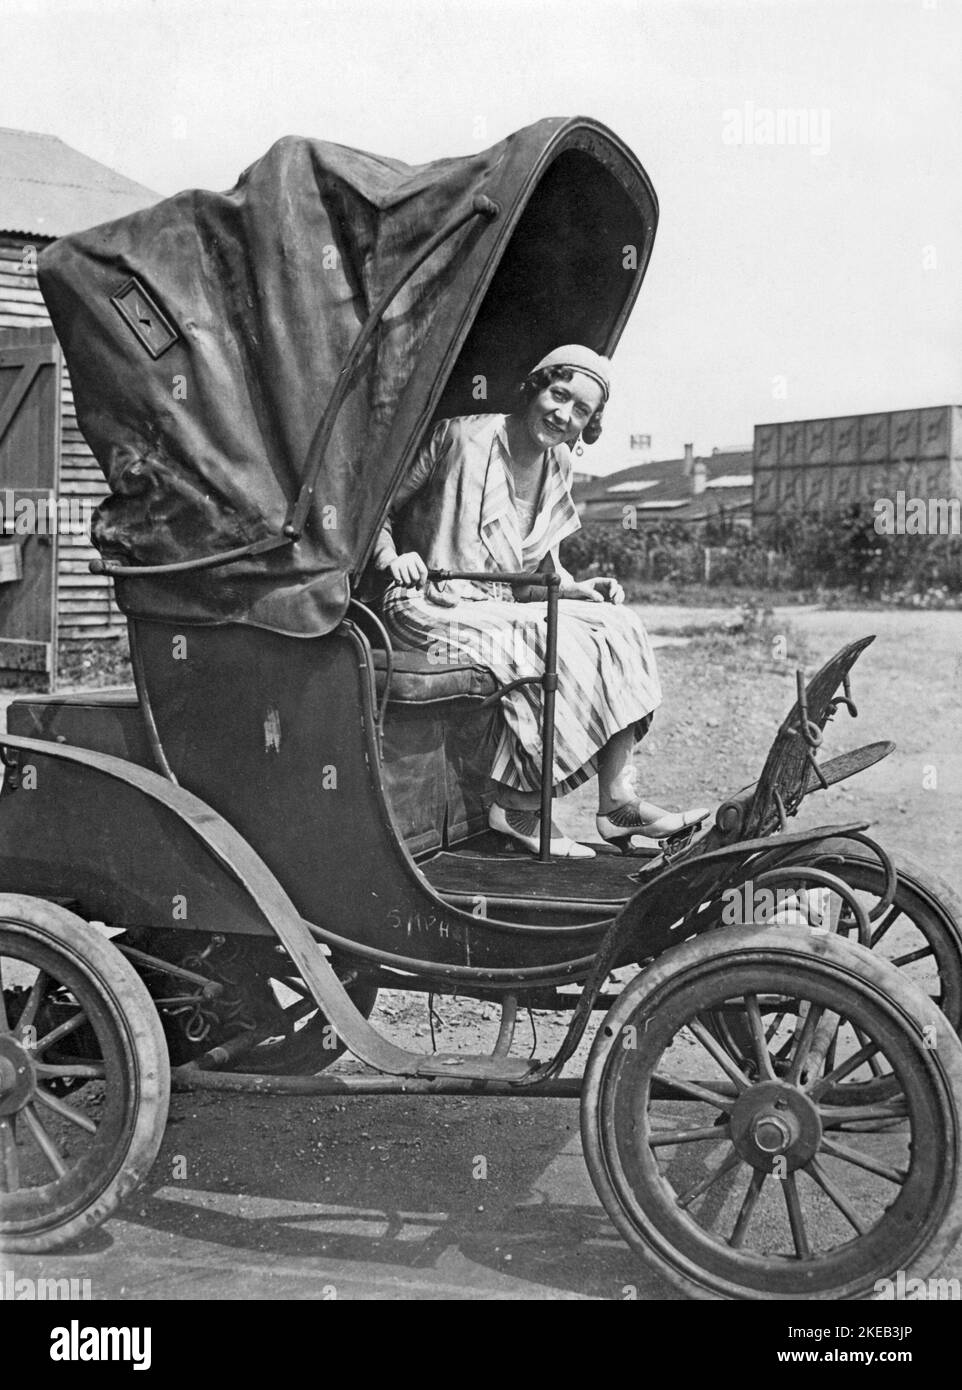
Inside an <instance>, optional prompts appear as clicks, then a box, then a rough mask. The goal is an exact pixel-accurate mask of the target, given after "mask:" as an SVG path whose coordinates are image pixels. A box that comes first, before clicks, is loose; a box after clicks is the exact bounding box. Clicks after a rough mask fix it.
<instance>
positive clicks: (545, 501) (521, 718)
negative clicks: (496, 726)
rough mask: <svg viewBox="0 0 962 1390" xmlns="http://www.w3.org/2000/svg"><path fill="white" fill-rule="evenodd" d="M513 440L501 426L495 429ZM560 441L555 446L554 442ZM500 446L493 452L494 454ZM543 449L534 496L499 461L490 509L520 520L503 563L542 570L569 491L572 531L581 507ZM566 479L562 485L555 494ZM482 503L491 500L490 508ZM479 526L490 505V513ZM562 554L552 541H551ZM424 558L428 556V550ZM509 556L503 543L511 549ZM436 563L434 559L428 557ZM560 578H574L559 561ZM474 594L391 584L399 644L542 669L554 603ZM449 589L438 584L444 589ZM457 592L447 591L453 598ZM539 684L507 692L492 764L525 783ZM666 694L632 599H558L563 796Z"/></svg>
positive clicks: (535, 759)
mask: <svg viewBox="0 0 962 1390" xmlns="http://www.w3.org/2000/svg"><path fill="white" fill-rule="evenodd" d="M495 444H496V448H505V438H504V435H503V433H501V434H499V436H498V438H497V439H496V441H495ZM552 452H553V451H552ZM495 457H496V451H493V452H492V459H494V458H495ZM552 465H553V460H552V459H551V457H550V455H549V458H548V460H547V467H546V470H545V476H544V479H543V482H542V487H541V492H540V494H539V497H538V500H537V502H536V503H534V504H532V505H531V506H530V507H526V506H525V504H524V503H523V502H521V503H518V501H517V500H516V499H515V496H514V489H513V485H512V482H511V470H510V468H509V467H503V468H501V467H499V468H498V469H497V470H495V475H496V477H497V484H496V487H497V488H498V489H500V487H501V486H502V482H503V486H504V488H505V491H506V494H507V497H508V498H509V499H510V504H511V505H510V506H509V507H508V508H507V511H506V510H505V508H504V507H503V505H502V503H503V501H504V499H503V498H498V497H494V498H492V499H488V500H489V501H490V503H491V505H492V508H493V511H494V512H496V513H497V514H498V515H499V516H500V517H501V519H502V522H503V523H505V524H506V525H507V528H508V531H509V533H510V531H511V530H512V529H513V530H514V535H513V537H512V536H511V535H510V534H509V535H508V536H507V537H506V540H507V541H508V542H509V543H511V542H513V546H514V552H515V555H516V556H517V555H518V553H519V552H520V558H521V561H522V563H521V565H518V563H517V558H516V559H515V561H514V563H513V564H509V563H504V564H503V565H502V566H501V567H503V568H505V569H508V568H510V569H522V570H524V571H525V572H530V573H531V574H532V575H533V574H534V572H535V570H536V568H537V566H538V563H539V561H540V560H541V559H542V557H543V556H544V555H545V554H546V553H547V552H548V551H549V550H550V549H551V544H552V541H554V540H555V538H556V533H557V530H558V515H559V511H561V510H562V507H561V500H567V502H568V504H569V506H570V508H571V513H573V515H574V521H573V524H571V520H570V517H569V520H568V529H567V532H566V533H567V534H570V531H571V530H576V529H577V528H578V524H579V523H578V520H577V513H576V512H575V509H574V506H573V503H571V501H570V492H569V491H568V487H567V479H566V478H565V477H564V473H563V470H561V469H559V468H557V467H556V466H552ZM559 484H560V486H561V487H563V491H564V493H565V494H566V498H565V499H559ZM482 512H483V509H482ZM482 526H483V515H482ZM552 555H553V558H554V560H555V565H556V567H557V568H559V569H560V566H559V565H558V564H557V556H556V550H554V551H552ZM426 558H428V557H426ZM505 558H506V559H507V558H508V557H507V555H506V557H505ZM428 564H429V566H430V567H433V566H432V562H431V560H430V558H428ZM562 576H563V581H564V582H573V581H571V577H570V576H569V575H567V574H566V573H565V572H564V571H562ZM478 589H479V586H475V585H472V597H470V598H468V599H466V600H465V601H461V602H458V603H456V605H455V606H454V607H442V606H440V605H439V603H434V602H432V601H431V596H430V595H431V589H430V587H429V589H428V591H427V592H425V591H423V590H419V589H414V588H405V587H404V586H402V585H399V584H392V585H391V586H390V588H389V589H388V591H387V593H386V595H385V598H384V601H383V606H382V607H383V614H384V619H385V622H386V624H387V626H388V628H389V629H390V631H391V633H392V634H393V636H394V637H395V638H396V639H397V641H398V643H399V644H400V645H402V646H406V647H413V648H417V649H419V650H421V651H425V652H426V653H427V654H428V658H429V660H431V659H433V660H435V661H437V662H438V663H439V664H447V663H449V662H453V661H465V662H470V663H472V664H474V665H477V666H483V667H486V668H487V669H488V670H490V671H491V672H492V673H493V674H494V676H495V678H496V679H497V681H498V682H499V684H507V683H508V682H509V681H512V680H517V679H518V678H519V677H520V676H528V675H533V676H540V675H541V674H542V672H543V670H544V658H545V642H546V636H547V623H546V621H545V614H546V609H547V604H546V603H523V602H518V601H516V600H515V598H514V596H513V594H512V591H511V589H510V588H509V587H508V586H507V585H504V584H499V583H497V582H492V583H491V584H486V585H484V586H483V590H484V591H485V592H486V593H488V594H490V597H480V595H479V597H477V598H475V597H473V592H478ZM440 597H441V596H440V595H439V598H440ZM448 601H449V602H450V600H448ZM541 693H542V692H541V687H540V685H526V686H522V687H521V688H520V689H518V690H513V691H511V692H510V693H509V694H508V695H506V696H505V697H504V698H503V699H502V700H501V706H500V707H501V711H502V722H501V731H500V738H499V742H498V747H497V751H496V754H495V757H494V763H493V765H492V767H491V771H490V775H491V777H492V778H494V779H495V781H498V782H503V783H505V784H506V785H507V786H509V787H512V788H515V789H516V790H518V791H526V792H530V791H536V790H537V789H538V787H539V786H540V781H541V728H540V721H541ZM660 703H661V685H660V682H659V680H658V672H657V668H656V665H655V657H654V653H653V651H652V648H651V642H650V641H649V638H648V634H647V632H646V631H645V629H644V627H643V625H642V623H641V622H640V621H639V619H638V618H637V617H636V616H635V614H633V613H632V612H631V611H630V610H629V609H627V608H625V607H624V606H615V605H614V604H611V603H592V602H590V601H585V600H582V599H561V600H560V601H559V604H558V689H557V695H556V698H555V742H554V769H553V777H552V780H553V784H554V792H555V795H556V796H562V795H564V794H565V793H566V792H569V791H572V790H573V789H574V788H575V787H578V786H580V785H581V784H582V783H583V782H586V781H587V780H588V778H589V777H591V776H592V775H593V774H594V773H595V772H596V771H597V762H598V753H599V752H600V750H601V749H602V748H603V747H604V746H605V744H606V743H607V742H608V740H609V739H610V738H612V736H613V735H614V734H616V733H619V732H620V731H621V730H623V729H631V730H632V731H633V733H634V736H635V738H641V737H642V736H643V734H644V732H645V731H646V729H647V726H648V722H649V716H650V715H651V714H652V712H653V711H654V710H655V709H657V707H658V705H659V704H660Z"/></svg>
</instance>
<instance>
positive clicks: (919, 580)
mask: <svg viewBox="0 0 962 1390" xmlns="http://www.w3.org/2000/svg"><path fill="white" fill-rule="evenodd" d="M706 546H711V547H712V548H713V549H712V557H711V574H710V583H712V584H726V585H739V586H743V587H746V588H759V587H771V588H778V589H804V590H824V589H847V590H853V591H854V592H855V593H856V594H859V595H862V596H863V597H867V598H872V599H880V600H882V601H883V602H891V603H898V604H910V605H912V606H915V607H959V606H962V537H960V536H947V535H921V536H909V535H904V536H899V535H896V536H889V535H879V534H878V533H877V532H876V530H875V513H874V510H873V509H872V507H871V505H870V504H869V503H867V502H862V503H854V504H852V505H850V506H848V507H845V508H842V509H839V510H836V511H830V512H825V513H821V514H818V513H812V512H804V511H794V512H789V513H781V514H780V515H779V516H778V517H776V518H774V519H773V520H772V521H770V522H768V523H766V524H764V525H760V526H758V527H756V528H755V530H754V531H753V532H748V531H747V530H745V529H736V528H735V527H733V526H732V525H731V523H730V522H727V523H726V522H725V521H724V519H723V520H721V521H720V522H717V521H716V522H709V523H707V524H705V525H702V526H697V527H695V526H689V525H686V524H685V523H683V522H678V521H662V522H655V523H652V524H651V525H648V526H641V527H639V528H638V529H637V530H625V529H623V528H622V527H621V526H617V525H609V524H606V523H605V522H597V521H595V522H588V523H587V524H586V525H585V526H584V527H583V528H582V530H580V531H579V532H577V533H576V534H575V535H574V536H571V537H569V539H568V540H567V541H565V543H564V545H563V547H562V553H561V555H562V561H563V563H564V564H565V565H566V566H567V567H568V568H569V569H570V570H572V572H573V573H574V574H576V575H577V576H578V577H579V578H584V577H586V576H587V575H589V574H602V573H604V574H614V575H616V576H617V577H618V578H619V579H621V580H622V581H624V580H639V579H645V580H649V581H653V582H655V583H658V582H665V583H668V584H678V585H682V584H700V583H702V582H703V581H704V580H705V548H706Z"/></svg>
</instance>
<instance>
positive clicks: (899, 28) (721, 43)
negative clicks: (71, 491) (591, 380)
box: [0, 0, 962, 472]
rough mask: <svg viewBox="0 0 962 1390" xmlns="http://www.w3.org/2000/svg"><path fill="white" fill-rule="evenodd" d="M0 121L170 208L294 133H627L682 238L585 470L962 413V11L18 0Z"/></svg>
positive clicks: (639, 316)
mask: <svg viewBox="0 0 962 1390" xmlns="http://www.w3.org/2000/svg"><path fill="white" fill-rule="evenodd" d="M0 19H2V25H0V29H2V33H3V35H4V48H3V54H2V78H0V125H3V126H11V127H14V128H20V129H26V130H37V131H44V132H47V133H50V134H54V135H58V136H60V137H61V138H63V139H64V140H66V141H67V142H68V143H70V144H71V145H73V146H74V147H75V148H77V149H79V150H82V151H83V152H84V153H85V154H88V155H91V156H92V157H93V158H95V159H99V160H102V161H103V162H104V163H106V164H109V165H111V166H113V167H114V168H116V169H118V170H120V171H121V172H122V173H124V174H126V175H128V176H129V177H130V178H132V179H135V180H137V181H138V182H140V183H143V184H146V185H147V186H148V187H150V188H152V189H155V190H156V191H157V192H158V193H160V194H164V195H166V194H170V193H174V192H177V191H179V190H181V189H184V188H195V187H206V188H217V189H221V188H229V187H230V186H231V185H232V184H233V183H234V181H235V179H236V177H237V175H238V174H239V173H240V171H241V170H242V169H243V168H245V167H246V166H247V165H248V164H250V163H251V162H252V161H253V160H254V159H256V158H257V157H258V156H259V155H260V154H262V153H263V152H264V151H265V150H266V149H267V148H268V147H269V145H270V144H271V143H272V142H273V141H274V140H276V139H277V138H279V137H280V136H282V135H287V134H297V135H306V136H315V137H318V138H321V139H326V140H332V141H337V142H339V143H341V144H345V145H350V146H355V147H357V148H360V149H366V150H370V151H374V152H376V153H379V154H386V155H391V156H393V157H395V158H399V159H403V160H407V161H409V162H411V163H419V162H423V161H427V160H431V159H436V158H440V157H442V156H445V155H458V154H468V153H472V152H474V151H477V150H480V149H483V148H485V147H486V146H488V145H491V144H494V143H495V142H496V141H497V140H500V139H501V138H502V137H503V136H505V135H507V134H509V133H510V132H511V131H513V130H516V129H518V128H520V127H521V126H524V125H527V124H529V123H530V122H532V121H535V120H538V119H540V118H541V117H543V116H564V115H589V116H593V117H595V118H596V119H598V120H600V121H602V122H604V123H605V124H606V125H608V126H610V127H611V128H612V129H613V130H614V131H615V132H616V133H617V134H618V135H619V136H620V137H621V138H622V139H623V140H624V141H625V142H626V143H627V144H628V145H629V146H630V147H631V148H632V149H633V150H634V151H635V153H636V154H637V156H638V157H639V159H640V160H641V162H642V164H643V165H644V166H645V168H646V169H647V171H648V173H649V175H650V176H651V178H652V180H653V182H654V185H655V189H656V191H657V193H658V197H659V201H660V205H661V220H660V224H659V229H658V235H657V238H656V242H655V249H654V255H653V257H652V261H651V266H650V269H649V272H648V276H647V279H646V281H645V284H644V286H643V288H642V291H641V295H640V297H639V300H638V303H637V305H636V307H635V310H634V313H633V315H632V318H631V320H630V322H629V324H628V327H627V329H626V331H625V334H624V337H623V338H622V341H621V344H620V345H619V348H618V350H617V353H616V356H615V371H614V386H613V394H612V400H611V405H610V407H609V410H608V412H607V415H606V428H605V433H604V436H603V438H602V440H601V442H600V443H599V444H597V445H596V446H594V448H593V449H590V450H587V451H586V453H585V456H584V459H583V460H582V461H581V464H580V465H579V466H581V465H582V464H583V465H584V466H586V467H587V468H588V469H590V470H591V471H596V472H608V471H611V470H612V469H615V468H619V467H624V466H625V465H626V464H628V463H630V462H631V461H632V459H631V457H630V456H629V454H628V440H629V435H630V434H631V433H632V432H634V433H644V434H649V435H651V437H652V456H653V457H655V458H669V457H677V456H678V455H680V454H681V452H682V446H683V444H684V443H685V442H689V441H690V442H692V443H693V444H694V446H695V450H696V452H700V453H710V452H711V450H712V449H713V448H715V447H718V448H725V447H728V446H733V445H744V446H750V444H751V440H752V433H753V428H754V425H755V424H756V423H761V422H766V421H772V420H795V419H808V418H820V417H824V416H829V415H843V414H859V413H862V412H868V411H876V410H892V409H903V408H907V407H910V406H925V405H945V404H959V403H962V262H960V256H962V242H960V237H959V228H960V226H962V178H960V176H959V172H960V169H962V71H960V69H962V0H697V3H695V2H694V0H578V2H577V3H575V2H574V0H256V2H255V0H0Z"/></svg>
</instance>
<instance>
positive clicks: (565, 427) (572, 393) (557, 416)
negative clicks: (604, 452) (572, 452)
mask: <svg viewBox="0 0 962 1390" xmlns="http://www.w3.org/2000/svg"><path fill="white" fill-rule="evenodd" d="M603 398H604V393H603V391H602V389H601V386H600V385H599V384H598V382H597V381H595V380H594V378H593V377H590V376H585V374H584V372H572V374H571V380H570V381H552V382H550V383H549V384H548V385H547V386H546V387H545V388H544V390H542V391H539V392H538V394H537V395H536V396H533V397H532V398H531V400H530V401H529V402H528V404H527V406H526V407H525V410H524V423H525V427H526V428H527V431H528V434H529V435H530V436H531V439H532V441H533V442H534V443H535V444H537V446H538V448H539V449H551V448H553V447H555V446H556V445H558V444H573V443H574V441H575V440H576V439H577V438H578V436H579V435H580V433H581V431H582V430H583V429H584V427H585V425H587V423H588V421H589V420H590V419H591V417H592V415H594V413H595V411H596V410H597V409H598V407H599V406H600V405H601V403H602V400H603Z"/></svg>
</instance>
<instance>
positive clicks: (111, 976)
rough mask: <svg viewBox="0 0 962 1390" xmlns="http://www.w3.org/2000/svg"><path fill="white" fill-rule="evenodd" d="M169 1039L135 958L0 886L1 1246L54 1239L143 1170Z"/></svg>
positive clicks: (22, 1247)
mask: <svg viewBox="0 0 962 1390" xmlns="http://www.w3.org/2000/svg"><path fill="white" fill-rule="evenodd" d="M169 1095H170V1068H169V1063H168V1057H167V1046H166V1042H165V1040H164V1034H163V1030H162V1028H161V1025H160V1021H159V1019H158V1017H157V1012H156V1009H155V1008H154V1005H153V1002H152V1000H151V998H150V995H149V994H148V992H147V990H146V988H145V986H144V985H143V983H142V982H141V981H140V979H139V978H138V976H137V975H136V974H135V972H134V970H133V967H132V966H131V965H130V964H129V963H128V962H127V961H126V960H125V959H124V957H123V956H122V955H121V954H120V953H119V952H118V951H117V950H116V948H115V947H114V946H112V945H111V943H110V941H109V940H108V939H107V938H106V937H105V936H103V935H102V934H101V933H100V932H98V931H97V930H96V929H94V928H92V927H90V926H88V925H87V924H86V923H85V922H83V921H82V920H81V919H80V918H79V917H75V916H74V915H73V914H72V913H70V912H67V911H66V910H65V909H63V908H60V907H56V906H54V905H53V904H51V903H47V902H43V901H42V900H40V899H36V898H26V897H19V896H16V895H13V894H2V895H0V1249H2V1250H6V1251H14V1252H19V1253H25V1252H29V1253H36V1252H39V1251H45V1250H53V1249H56V1248H58V1247H59V1246H61V1245H63V1244H66V1243H67V1242H68V1241H71V1240H73V1239H75V1238H76V1237H78V1236H80V1235H82V1234H83V1233H84V1232H86V1231H89V1230H90V1229H91V1228H92V1227H94V1226H97V1225H99V1224H100V1223H101V1222H102V1221H104V1220H105V1219H106V1217H107V1216H109V1215H110V1213H111V1212H112V1211H113V1210H114V1209H115V1208H116V1207H117V1206H118V1204H119V1203H120V1202H121V1201H122V1200H123V1198H124V1197H125V1196H126V1195H127V1194H128V1193H129V1192H131V1191H132V1190H133V1189H134V1188H135V1187H137V1185H138V1184H139V1183H140V1182H141V1180H142V1179H143V1178H144V1177H145V1176H146V1174H147V1173H148V1172H149V1170H150V1168H151V1165H152V1164H153V1162H154V1159H155V1158H156V1156H157V1152H158V1150H159V1148H160V1144H161V1141H162V1139H163V1135H164V1126H165V1124H166V1120H167V1105H168V1100H169Z"/></svg>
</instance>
